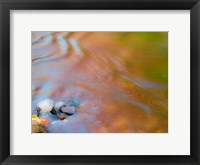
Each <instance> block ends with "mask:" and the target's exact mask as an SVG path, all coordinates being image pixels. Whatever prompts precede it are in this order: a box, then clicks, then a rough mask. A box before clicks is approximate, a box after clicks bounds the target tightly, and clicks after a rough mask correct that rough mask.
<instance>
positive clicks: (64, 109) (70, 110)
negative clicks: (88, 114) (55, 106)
mask: <svg viewBox="0 0 200 165" xmlns="http://www.w3.org/2000/svg"><path fill="white" fill-rule="evenodd" d="M61 112H63V113H66V114H68V115H73V114H75V113H76V112H77V111H76V108H75V107H73V106H67V105H64V106H62V107H61Z"/></svg>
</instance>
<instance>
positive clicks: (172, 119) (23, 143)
mask: <svg viewBox="0 0 200 165" xmlns="http://www.w3.org/2000/svg"><path fill="white" fill-rule="evenodd" d="M10 23H11V24H10V25H11V39H10V41H11V103H12V104H11V113H10V114H11V116H10V118H11V132H10V133H11V140H10V144H11V148H10V149H11V155H83V154H84V155H189V154H190V12H189V11H186V10H185V11H183V10H181V11H175V10H172V11H122V10H121V11H70V10H68V11H19V10H18V11H11V22H10ZM31 31H169V133H166V134H150V133H149V134H142V133H140V134H31V124H30V115H31Z"/></svg>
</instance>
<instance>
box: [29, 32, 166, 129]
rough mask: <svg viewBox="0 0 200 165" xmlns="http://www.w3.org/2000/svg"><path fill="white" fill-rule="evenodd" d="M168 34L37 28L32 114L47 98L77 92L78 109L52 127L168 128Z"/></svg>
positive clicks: (61, 97) (64, 97) (71, 95)
mask: <svg viewBox="0 0 200 165" xmlns="http://www.w3.org/2000/svg"><path fill="white" fill-rule="evenodd" d="M167 36H168V34H167V33H165V32H158V33H157V32H132V33H130V32H70V33H68V32H32V114H35V113H36V111H35V107H36V104H37V103H38V102H39V101H41V100H43V99H46V98H50V99H52V100H54V101H55V102H57V101H66V100H67V99H70V98H75V99H78V101H79V102H80V106H79V107H78V109H77V111H78V112H77V113H76V114H75V115H72V116H69V117H68V118H67V120H65V121H61V120H60V121H58V122H57V123H56V124H50V125H49V126H48V131H49V132H78V133H80V132H85V133H90V132H93V133H126V132H127V133H128V132H129V133H130V132H131V133H144V132H145V133H154V132H155V133H160V132H168V45H167V44H168V39H167ZM66 121H67V122H66Z"/></svg>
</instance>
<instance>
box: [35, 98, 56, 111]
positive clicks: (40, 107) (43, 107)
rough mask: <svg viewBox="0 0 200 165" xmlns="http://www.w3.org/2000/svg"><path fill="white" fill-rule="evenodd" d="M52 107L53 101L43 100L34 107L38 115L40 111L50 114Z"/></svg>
mask: <svg viewBox="0 0 200 165" xmlns="http://www.w3.org/2000/svg"><path fill="white" fill-rule="evenodd" d="M53 107H54V102H53V100H50V99H45V100H43V101H40V102H39V103H38V104H37V105H36V109H37V112H38V113H40V112H41V111H46V112H50V111H51V110H52V109H53Z"/></svg>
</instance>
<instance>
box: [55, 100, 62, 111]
mask: <svg viewBox="0 0 200 165" xmlns="http://www.w3.org/2000/svg"><path fill="white" fill-rule="evenodd" d="M63 105H64V102H62V101H59V102H57V103H56V104H55V105H54V109H55V111H56V113H58V112H60V108H61V107H62V106H63Z"/></svg>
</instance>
